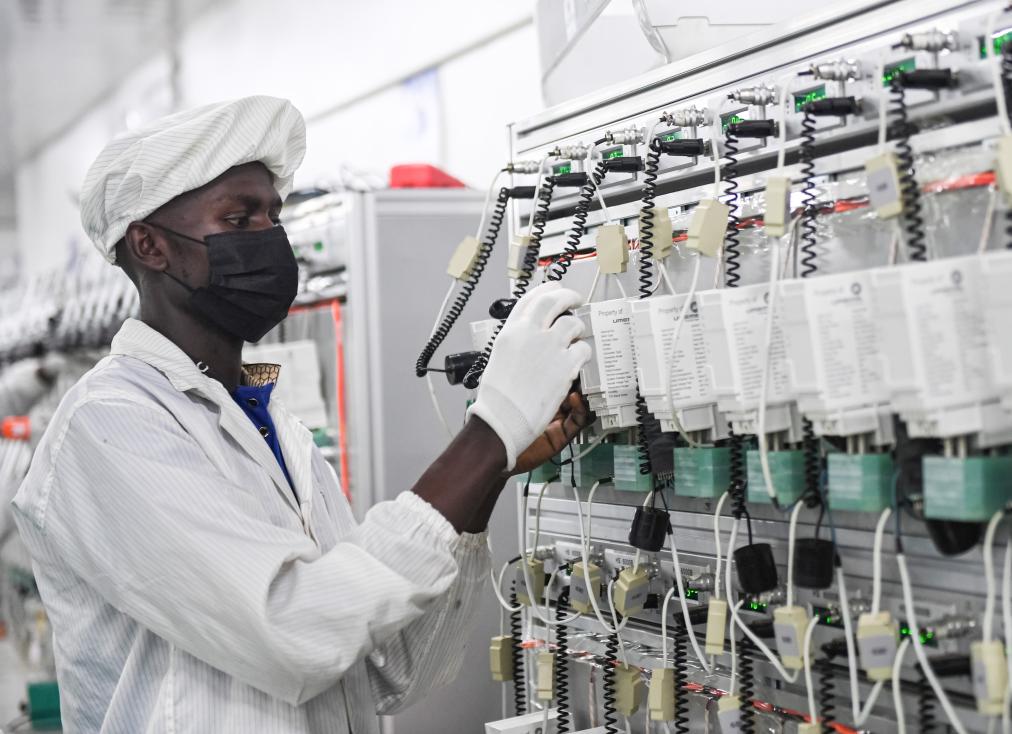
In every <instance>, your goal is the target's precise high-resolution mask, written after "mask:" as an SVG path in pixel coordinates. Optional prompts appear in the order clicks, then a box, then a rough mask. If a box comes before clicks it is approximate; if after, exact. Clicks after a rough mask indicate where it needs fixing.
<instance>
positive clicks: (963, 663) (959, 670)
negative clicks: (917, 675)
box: [917, 653, 970, 678]
mask: <svg viewBox="0 0 1012 734" xmlns="http://www.w3.org/2000/svg"><path fill="white" fill-rule="evenodd" d="M930 663H931V669H932V670H933V671H935V675H937V676H938V677H939V678H955V677H957V676H969V675H970V656H969V655H964V654H961V653H947V654H944V655H932V656H931V658H930ZM917 670H918V671H920V670H921V664H920V663H917Z"/></svg>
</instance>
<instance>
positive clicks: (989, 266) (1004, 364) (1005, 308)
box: [981, 250, 1012, 411]
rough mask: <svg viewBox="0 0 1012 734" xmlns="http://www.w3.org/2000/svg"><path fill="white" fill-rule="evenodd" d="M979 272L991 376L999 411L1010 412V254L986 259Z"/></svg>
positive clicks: (1011, 381)
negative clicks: (1002, 409) (1000, 409)
mask: <svg viewBox="0 0 1012 734" xmlns="http://www.w3.org/2000/svg"><path fill="white" fill-rule="evenodd" d="M981 272H982V274H983V297H984V326H985V329H986V335H987V344H988V356H989V357H990V366H991V374H992V375H993V378H994V387H995V389H996V390H997V391H998V397H999V399H1000V400H1001V405H1002V407H1003V408H1004V409H1005V410H1006V411H1012V329H1010V328H1009V314H1010V313H1012V287H1009V286H1010V284H1012V251H1009V250H1006V251H1004V252H995V253H990V254H988V255H985V256H984V259H983V262H982V268H981Z"/></svg>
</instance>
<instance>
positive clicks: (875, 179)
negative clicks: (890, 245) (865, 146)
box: [864, 153, 903, 219]
mask: <svg viewBox="0 0 1012 734" xmlns="http://www.w3.org/2000/svg"><path fill="white" fill-rule="evenodd" d="M864 170H865V174H866V175H867V177H868V198H869V199H870V200H871V205H872V206H873V207H875V211H876V212H877V213H878V215H879V218H881V219H891V218H892V217H898V216H899V215H900V214H902V213H903V196H902V194H901V191H900V170H899V165H898V164H897V163H896V156H895V155H893V154H892V153H882V154H881V155H877V156H875V157H874V158H872V159H870V160H869V161H868V162H867V163H865V164H864Z"/></svg>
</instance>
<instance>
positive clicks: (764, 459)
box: [757, 239, 789, 572]
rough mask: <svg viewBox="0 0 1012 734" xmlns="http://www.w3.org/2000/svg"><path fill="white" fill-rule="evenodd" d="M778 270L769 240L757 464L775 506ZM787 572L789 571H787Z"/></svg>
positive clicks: (775, 247)
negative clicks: (770, 434) (772, 436)
mask: <svg viewBox="0 0 1012 734" xmlns="http://www.w3.org/2000/svg"><path fill="white" fill-rule="evenodd" d="M779 270H780V242H779V241H778V240H777V239H771V240H770V280H769V289H770V290H769V303H768V304H767V306H766V336H765V338H764V340H763V351H762V354H763V358H762V359H763V369H762V376H761V377H760V379H759V406H758V420H757V422H758V427H757V434H758V439H759V464H760V466H761V468H762V474H763V484H765V485H766V494H768V495H769V496H770V499H771V500H772V501H773V502H774V504H776V502H777V490H776V488H775V487H774V486H773V472H771V471H770V457H769V447H768V445H767V440H766V400H767V397H768V395H769V385H770V373H771V372H772V371H773V369H772V362H773V320H774V319H775V318H776V304H777V274H778V272H779ZM788 572H789V569H788Z"/></svg>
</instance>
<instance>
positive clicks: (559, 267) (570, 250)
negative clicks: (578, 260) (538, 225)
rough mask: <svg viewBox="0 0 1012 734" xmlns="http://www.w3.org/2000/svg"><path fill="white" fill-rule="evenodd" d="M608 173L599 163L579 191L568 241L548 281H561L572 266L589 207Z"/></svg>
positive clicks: (552, 267) (601, 162)
mask: <svg viewBox="0 0 1012 734" xmlns="http://www.w3.org/2000/svg"><path fill="white" fill-rule="evenodd" d="M607 173H608V164H607V163H606V162H605V161H600V162H599V163H598V164H597V166H596V167H595V168H594V172H593V174H591V177H590V179H589V180H588V181H587V183H585V184H584V185H583V188H582V189H580V199H579V201H577V202H576V211H575V212H574V214H573V229H572V230H570V233H569V239H568V240H566V249H565V250H563V252H562V254H561V255H560V256H559V259H558V260H556V261H555V262H554V263H553V264H552V266H551V268H550V269H549V271H548V275H547V276H546V278H547V279H548V280H562V277H563V276H564V275H565V274H566V273H567V272H568V271H569V267H570V266H571V265H572V264H573V258H574V257H576V254H577V253H578V252H579V251H580V241H581V240H582V239H583V235H585V234H586V233H587V217H588V216H590V206H591V204H592V203H593V201H594V194H595V193H597V187H598V186H600V185H601V182H602V181H603V180H604V177H605V175H606V174H607Z"/></svg>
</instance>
